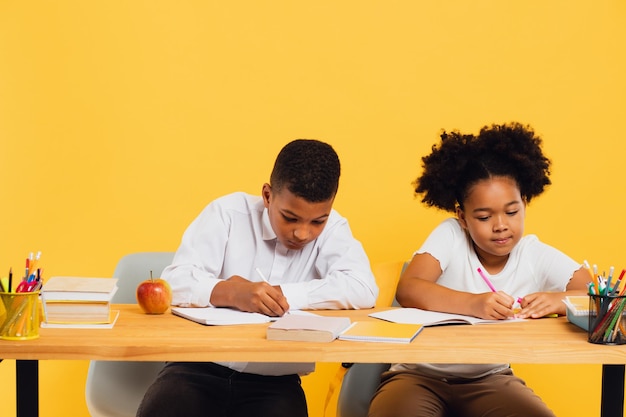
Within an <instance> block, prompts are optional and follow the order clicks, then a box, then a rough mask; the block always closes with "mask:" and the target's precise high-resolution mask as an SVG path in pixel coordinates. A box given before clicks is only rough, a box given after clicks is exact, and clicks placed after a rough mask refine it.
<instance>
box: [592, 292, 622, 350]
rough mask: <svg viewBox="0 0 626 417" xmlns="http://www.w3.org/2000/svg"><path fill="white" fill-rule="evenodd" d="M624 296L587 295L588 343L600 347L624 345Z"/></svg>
mask: <svg viewBox="0 0 626 417" xmlns="http://www.w3.org/2000/svg"><path fill="white" fill-rule="evenodd" d="M625 306H626V296H624V295H621V296H620V295H593V294H590V295H589V328H588V341H589V342H590V343H596V344H601V345H622V344H624V343H626V322H625V320H624V314H626V311H624V307H625Z"/></svg>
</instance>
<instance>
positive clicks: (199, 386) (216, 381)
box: [111, 362, 308, 417]
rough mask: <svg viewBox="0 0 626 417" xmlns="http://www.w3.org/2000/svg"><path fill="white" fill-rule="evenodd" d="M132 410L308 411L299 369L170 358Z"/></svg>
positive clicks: (258, 415) (272, 416) (156, 413)
mask: <svg viewBox="0 0 626 417" xmlns="http://www.w3.org/2000/svg"><path fill="white" fill-rule="evenodd" d="M111 400H112V401H115V399H114V398H112V399H111ZM137 416H138V417H175V416H184V417H208V416H210V417H250V416H255V417H307V416H308V412H307V405H306V398H305V396H304V391H303V390H302V386H301V384H300V377H299V376H298V375H285V376H263V375H256V374H247V373H242V372H237V371H233V370H232V369H229V368H226V367H224V366H220V365H217V364H215V363H205V362H170V363H168V364H167V365H166V366H165V368H163V370H162V371H161V373H160V374H159V376H158V377H157V379H156V381H155V382H154V383H153V384H152V385H151V386H150V388H149V389H148V392H146V395H145V396H144V398H143V401H142V403H141V405H140V407H139V410H138V411H137Z"/></svg>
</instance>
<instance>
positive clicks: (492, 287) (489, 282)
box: [477, 268, 498, 292]
mask: <svg viewBox="0 0 626 417" xmlns="http://www.w3.org/2000/svg"><path fill="white" fill-rule="evenodd" d="M477 271H478V273H479V274H480V277H481V278H482V279H483V281H485V284H487V285H488V286H489V288H490V289H491V291H493V292H498V290H496V288H495V287H494V286H493V284H492V283H491V281H489V278H487V275H485V273H484V272H483V270H482V269H480V268H478V270H477Z"/></svg>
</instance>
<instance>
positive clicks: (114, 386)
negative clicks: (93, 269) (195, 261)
mask: <svg viewBox="0 0 626 417" xmlns="http://www.w3.org/2000/svg"><path fill="white" fill-rule="evenodd" d="M173 258H174V252H141V253H133V254H130V255H126V256H124V257H123V258H122V259H120V261H119V263H118V264H117V267H116V268H115V272H114V274H113V276H114V277H115V278H118V279H119V281H118V287H119V289H118V291H117V293H116V294H115V295H114V296H113V302H114V303H119V304H134V303H136V302H137V300H136V297H135V291H136V289H137V285H139V283H140V282H141V281H144V280H146V279H148V278H150V271H152V275H153V276H154V277H160V276H161V273H162V272H163V269H164V268H165V267H166V266H168V265H170V264H171V263H172V259H173ZM164 364H165V362H126V361H119V362H118V361H91V362H90V363H89V370H88V372H87V382H86V385H85V399H86V401H87V408H88V410H89V413H90V415H91V416H92V417H134V416H135V415H136V413H137V408H138V407H139V404H140V402H141V400H142V399H143V396H144V394H145V392H146V390H147V389H148V387H149V386H150V384H152V382H153V381H154V380H155V378H156V376H157V374H158V373H159V371H160V370H161V369H162V368H163V366H164Z"/></svg>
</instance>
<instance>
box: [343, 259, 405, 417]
mask: <svg viewBox="0 0 626 417" xmlns="http://www.w3.org/2000/svg"><path fill="white" fill-rule="evenodd" d="M407 265H408V262H404V263H403V264H402V266H401V268H399V273H398V269H394V267H393V265H381V266H380V268H379V269H377V268H376V266H375V267H374V268H373V271H374V275H375V276H376V280H377V282H378V284H379V286H381V285H382V284H383V283H384V282H385V281H387V283H388V284H392V285H393V288H394V291H393V292H394V293H395V286H396V285H397V282H398V278H399V276H400V275H402V272H404V270H405V269H406V267H407ZM382 267H384V269H383V268H382ZM394 273H395V274H397V276H394V277H391V276H389V274H394ZM391 305H392V306H399V304H398V302H397V301H396V299H395V297H393V302H392V303H391ZM390 365H391V364H389V363H342V364H341V366H343V367H345V368H348V370H347V371H346V373H345V374H344V376H343V380H342V382H341V388H340V390H339V396H338V397H337V417H367V412H368V409H369V405H370V400H371V399H372V397H373V396H374V393H375V392H376V388H378V385H379V383H380V375H381V374H382V373H383V372H385V371H387V370H388V369H389V366H390Z"/></svg>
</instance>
